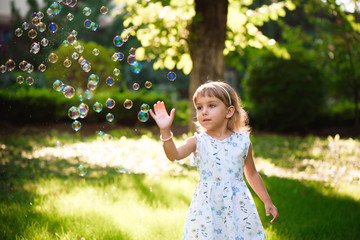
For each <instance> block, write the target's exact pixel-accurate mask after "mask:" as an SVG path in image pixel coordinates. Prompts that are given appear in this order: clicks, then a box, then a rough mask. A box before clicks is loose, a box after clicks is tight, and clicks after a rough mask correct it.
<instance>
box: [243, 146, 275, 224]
mask: <svg viewBox="0 0 360 240" xmlns="http://www.w3.org/2000/svg"><path fill="white" fill-rule="evenodd" d="M244 172H245V176H246V179H247V180H248V182H249V184H250V186H251V188H252V189H254V191H255V192H256V194H257V195H258V196H259V198H260V199H261V201H263V203H264V205H265V210H266V216H269V215H270V213H271V214H272V215H273V219H272V220H271V221H270V222H271V223H273V222H275V221H276V219H277V218H278V217H279V214H278V211H277V209H276V207H275V206H274V204H273V203H272V202H271V198H270V196H269V194H268V192H267V191H266V188H265V185H264V182H263V180H262V179H261V176H260V174H259V173H258V171H257V170H256V167H255V163H254V158H253V154H252V144H251V143H250V146H249V150H248V154H247V157H246V159H245V166H244Z"/></svg>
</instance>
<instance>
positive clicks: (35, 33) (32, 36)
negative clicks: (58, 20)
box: [28, 29, 37, 39]
mask: <svg viewBox="0 0 360 240" xmlns="http://www.w3.org/2000/svg"><path fill="white" fill-rule="evenodd" d="M28 36H29V38H31V39H34V38H36V36H37V32H36V30H35V29H31V30H30V31H29V32H28Z"/></svg>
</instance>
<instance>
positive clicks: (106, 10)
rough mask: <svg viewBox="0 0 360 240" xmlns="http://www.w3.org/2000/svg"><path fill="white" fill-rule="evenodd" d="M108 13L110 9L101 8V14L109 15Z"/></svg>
mask: <svg viewBox="0 0 360 240" xmlns="http://www.w3.org/2000/svg"><path fill="white" fill-rule="evenodd" d="M108 11H109V9H108V8H107V7H105V6H101V8H100V12H101V13H102V14H107V13H108Z"/></svg>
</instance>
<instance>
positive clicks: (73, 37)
mask: <svg viewBox="0 0 360 240" xmlns="http://www.w3.org/2000/svg"><path fill="white" fill-rule="evenodd" d="M66 40H67V41H68V42H69V43H70V44H71V45H73V44H74V43H75V42H76V36H74V35H73V34H69V36H68V37H67V39H66Z"/></svg>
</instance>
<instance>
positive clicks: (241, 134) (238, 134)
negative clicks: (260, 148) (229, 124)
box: [233, 131, 250, 140]
mask: <svg viewBox="0 0 360 240" xmlns="http://www.w3.org/2000/svg"><path fill="white" fill-rule="evenodd" d="M233 136H234V137H235V138H237V139H239V138H240V139H245V140H248V139H249V140H250V133H249V132H247V131H246V132H236V131H234V133H233Z"/></svg>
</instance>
